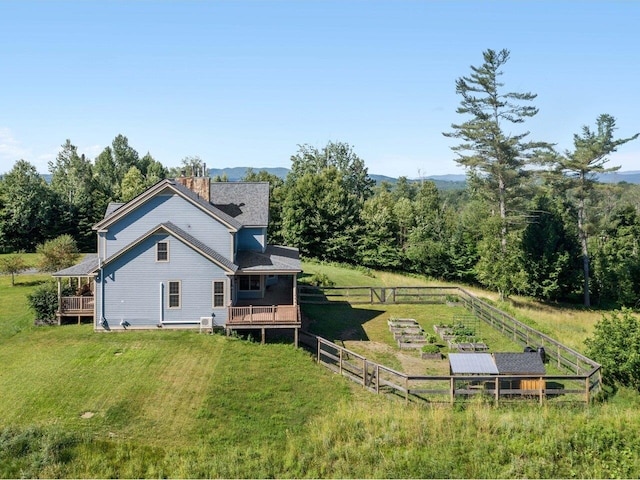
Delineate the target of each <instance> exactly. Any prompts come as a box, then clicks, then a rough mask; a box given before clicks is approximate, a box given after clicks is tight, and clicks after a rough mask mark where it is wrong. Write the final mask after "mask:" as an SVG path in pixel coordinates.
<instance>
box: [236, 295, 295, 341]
mask: <svg viewBox="0 0 640 480" xmlns="http://www.w3.org/2000/svg"><path fill="white" fill-rule="evenodd" d="M301 327H302V322H301V316H300V307H299V306H298V305H270V306H263V305H258V306H255V305H249V306H246V307H229V318H228V319H227V324H226V325H225V330H226V331H227V334H229V333H231V332H232V331H233V330H250V329H257V330H260V331H261V336H262V343H265V338H266V331H267V330H270V329H285V328H287V329H293V339H294V340H293V342H294V344H295V346H296V347H297V346H298V332H299V330H300V328H301Z"/></svg>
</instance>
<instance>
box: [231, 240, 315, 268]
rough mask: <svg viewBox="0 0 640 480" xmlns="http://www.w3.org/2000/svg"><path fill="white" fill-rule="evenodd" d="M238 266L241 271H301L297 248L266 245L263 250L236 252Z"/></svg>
mask: <svg viewBox="0 0 640 480" xmlns="http://www.w3.org/2000/svg"><path fill="white" fill-rule="evenodd" d="M236 261H237V262H238V266H239V268H240V270H242V271H243V272H269V271H278V272H301V271H302V266H301V264H300V253H299V252H298V249H297V248H292V247H282V246H279V245H267V248H266V249H265V252H264V253H262V252H248V251H241V252H238V255H237V257H236Z"/></svg>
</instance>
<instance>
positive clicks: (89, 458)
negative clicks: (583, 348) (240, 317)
mask: <svg viewBox="0 0 640 480" xmlns="http://www.w3.org/2000/svg"><path fill="white" fill-rule="evenodd" d="M314 268H318V269H322V268H324V267H322V266H318V265H310V266H309V268H306V267H305V270H307V271H312V270H313V269H314ZM327 274H328V275H329V277H330V278H332V279H333V280H334V281H337V279H338V277H341V279H340V282H341V283H342V282H345V284H346V283H348V284H351V285H355V284H356V283H355V282H358V283H359V284H361V285H367V284H373V283H374V282H384V283H382V284H386V285H394V284H396V285H397V284H401V283H404V284H407V282H412V284H419V283H417V282H420V280H419V279H409V280H406V281H401V280H400V279H399V278H398V277H394V276H392V275H387V274H384V275H382V274H376V278H370V277H364V276H362V275H361V274H358V273H357V272H355V271H352V270H346V269H340V268H337V267H330V268H329V269H328V270H327ZM41 278H43V277H38V276H27V275H22V276H19V277H18V285H17V286H16V287H14V288H12V287H10V286H9V278H8V277H0V365H2V369H1V370H0V391H1V392H2V395H0V476H2V477H18V476H27V477H35V476H44V477H58V476H61V477H116V476H118V477H158V476H172V477H269V476H275V477H305V476H307V477H475V478H483V477H484V478H496V477H512V478H513V477H570V476H578V477H638V476H639V475H640V459H639V458H638V453H637V452H639V451H640V413H638V412H639V411H640V408H639V407H640V401H639V400H638V396H637V395H636V394H632V393H630V392H622V394H621V395H619V396H618V397H617V398H615V399H614V400H613V401H612V402H610V403H609V404H606V405H603V406H594V407H591V408H589V409H582V408H581V409H576V410H566V408H565V409H563V408H556V407H551V406H548V407H544V408H539V407H537V406H526V407H521V408H518V407H509V408H499V409H496V408H493V407H489V406H486V405H480V404H478V405H471V406H469V407H468V408H466V409H464V410H457V409H450V408H442V409H438V408H435V409H426V408H423V407H416V406H413V405H405V404H404V403H402V402H398V401H394V400H392V399H389V398H387V397H377V396H375V395H371V394H368V393H366V392H364V391H363V390H361V389H360V388H358V387H357V386H354V385H351V384H349V383H348V382H347V381H346V380H343V379H341V378H339V377H337V376H335V375H333V374H330V373H329V372H328V371H326V370H324V369H322V368H320V367H318V366H316V365H315V364H314V363H313V361H312V359H311V358H310V357H309V356H308V355H307V354H306V353H304V352H303V351H300V350H295V349H293V348H292V347H291V346H290V345H279V344H271V345H264V346H262V345H258V344H252V343H248V342H244V341H240V340H237V339H227V338H223V337H220V336H209V335H199V334H195V333H193V332H127V333H124V334H95V333H93V332H92V330H91V328H90V326H86V325H84V326H77V325H70V326H65V327H38V328H36V327H33V326H32V325H31V322H32V315H31V314H30V312H28V310H27V308H26V303H25V299H24V298H25V294H26V293H27V292H28V291H30V290H31V289H32V288H33V283H34V282H36V281H37V280H39V279H41ZM386 282H388V283H386ZM413 282H416V283H413ZM374 307H375V306H374ZM374 307H371V308H369V307H367V308H360V307H358V308H357V312H358V317H359V319H358V320H355V321H354V325H355V326H356V327H358V328H361V329H362V331H363V332H364V334H365V335H366V336H368V337H376V336H378V335H381V332H382V330H384V328H386V326H385V325H384V315H390V314H391V313H388V312H387V313H379V312H378V311H377V310H378V309H377V308H374ZM411 308H413V307H411ZM416 308H418V307H416ZM514 308H515V307H514ZM372 311H373V313H372ZM550 311H551V310H550ZM407 312H408V313H411V310H410V309H406V310H399V311H398V312H396V313H407ZM415 313H416V314H419V313H420V312H419V311H416V312H415ZM536 313H537V311H536V310H534V309H531V310H527V311H525V316H527V317H528V318H530V319H531V320H532V321H533V322H535V323H539V324H540V325H543V326H544V327H545V328H549V329H550V330H551V331H552V332H554V330H553V329H554V321H553V320H551V321H550V322H549V323H548V324H547V323H544V322H546V320H545V319H544V318H543V317H542V316H541V317H537V316H536V315H535V314H536ZM583 314H584V312H580V311H576V312H574V313H572V315H575V317H576V318H583V317H582V316H583ZM586 314H587V315H592V314H591V313H590V312H586ZM545 315H549V316H550V318H552V316H551V315H550V314H549V313H548V312H545ZM416 316H417V315H416ZM562 318H564V317H562ZM324 321H325V322H327V323H329V325H328V326H326V325H323V328H329V329H333V331H334V332H336V333H337V334H338V335H340V332H341V331H343V330H342V329H343V327H344V325H341V324H340V323H335V320H334V319H333V318H331V319H324ZM588 321H591V320H588ZM330 322H334V323H333V324H331V323H330ZM578 324H579V322H578ZM567 328H569V330H568V331H569V332H571V334H572V335H575V338H576V344H580V341H579V339H580V337H583V336H584V335H585V332H586V331H587V330H588V328H585V332H577V331H574V327H572V326H570V327H567ZM563 340H564V338H563ZM87 412H91V413H93V416H92V417H91V418H82V415H83V414H86V413H87Z"/></svg>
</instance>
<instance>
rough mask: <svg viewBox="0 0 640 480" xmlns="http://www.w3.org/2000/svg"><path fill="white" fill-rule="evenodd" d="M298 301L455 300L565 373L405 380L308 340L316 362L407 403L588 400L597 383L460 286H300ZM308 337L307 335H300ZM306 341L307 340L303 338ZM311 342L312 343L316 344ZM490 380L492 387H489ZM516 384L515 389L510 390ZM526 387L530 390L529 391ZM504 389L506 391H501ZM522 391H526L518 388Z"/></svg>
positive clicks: (572, 355)
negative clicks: (484, 398)
mask: <svg viewBox="0 0 640 480" xmlns="http://www.w3.org/2000/svg"><path fill="white" fill-rule="evenodd" d="M299 298H300V301H301V303H312V304H331V303H335V302H336V301H338V302H344V301H346V302H349V303H352V304H357V303H375V304H388V303H394V304H396V303H425V304H426V303H445V302H460V303H462V305H463V306H464V307H465V308H466V309H467V310H468V311H469V312H471V313H472V314H473V315H474V316H475V317H477V318H479V319H480V320H482V321H484V322H486V323H487V324H489V325H490V326H492V327H493V328H495V329H496V330H498V331H500V332H501V333H502V334H503V335H505V336H508V337H509V338H511V339H512V340H513V341H515V342H516V343H519V344H521V345H522V346H528V345H535V346H537V347H544V349H545V354H546V356H547V358H548V359H549V361H550V362H554V364H556V365H557V367H558V368H559V369H561V370H563V371H566V372H567V373H568V374H567V375H553V376H550V375H545V376H543V377H536V376H498V377H495V376H492V377H490V378H484V377H476V376H474V377H469V378H468V377H461V376H457V375H456V376H444V377H442V376H435V377H433V376H426V377H425V376H408V375H405V374H403V373H400V372H396V371H394V370H392V369H389V368H387V367H384V366H383V365H378V364H376V363H373V362H370V361H368V360H366V359H365V358H364V357H362V356H360V355H358V354H356V353H354V352H351V351H348V350H346V349H345V348H344V347H340V346H339V345H336V344H334V343H332V342H329V341H328V340H325V339H322V338H321V337H316V336H312V339H311V340H309V341H310V342H311V343H314V345H311V346H312V347H313V348H317V360H318V362H319V363H322V364H323V365H325V366H326V367H328V368H330V369H332V370H334V371H337V372H338V373H340V374H342V375H345V376H347V377H349V378H351V379H352V380H354V381H357V382H360V383H362V384H363V386H365V387H367V388H370V389H372V390H375V391H376V392H379V391H381V390H390V391H393V392H394V393H396V394H400V395H403V396H405V398H406V399H407V400H408V399H409V397H411V398H419V397H421V396H424V395H426V396H427V397H428V398H429V401H433V397H436V398H438V397H440V398H441V400H440V401H442V398H445V399H447V401H453V400H454V399H455V398H457V397H459V396H460V395H463V396H466V397H472V396H475V395H480V394H482V395H488V396H492V397H494V398H495V400H496V401H498V400H500V401H502V400H503V399H509V398H521V397H523V396H524V397H527V396H532V395H533V396H537V397H538V398H539V400H540V401H541V402H542V401H543V400H544V399H557V398H562V399H567V398H573V399H574V400H575V397H577V398H578V399H579V400H580V401H584V402H589V400H590V398H591V396H592V395H593V393H594V392H596V391H598V390H599V389H600V387H601V385H602V374H601V369H600V365H599V364H598V363H596V362H594V361H593V360H591V359H589V358H587V357H586V356H584V355H582V354H581V353H579V352H576V351H575V350H573V349H571V348H569V347H567V346H566V345H563V344H562V343H560V342H558V341H557V340H554V339H553V338H551V337H549V336H548V335H545V334H543V333H541V332H539V331H537V330H535V329H534V328H531V327H529V326H528V325H525V324H524V323H522V322H520V321H518V320H516V319H515V318H513V317H512V316H510V315H508V314H506V313H505V312H502V311H501V310H499V309H497V308H495V307H493V306H492V305H489V304H488V303H487V302H485V301H483V300H480V299H479V298H477V297H475V296H474V295H472V294H471V293H469V292H468V291H466V290H464V289H462V288H460V287H384V288H382V287H307V286H301V288H300V293H299ZM306 335H310V334H306ZM309 338H311V337H309ZM316 343H317V345H316ZM492 382H493V383H492ZM514 385H516V386H517V387H518V388H514ZM532 385H534V386H535V388H533V389H532V388H530V387H531V386H532ZM507 387H508V388H507ZM521 387H527V388H521Z"/></svg>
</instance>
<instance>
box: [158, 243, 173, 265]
mask: <svg viewBox="0 0 640 480" xmlns="http://www.w3.org/2000/svg"><path fill="white" fill-rule="evenodd" d="M161 243H166V244H167V259H166V260H158V253H159V250H158V245H160V244H161ZM170 250H171V247H170V246H169V240H160V241H158V242H156V262H158V263H167V262H168V261H169V258H171V256H170V254H169V252H170Z"/></svg>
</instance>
